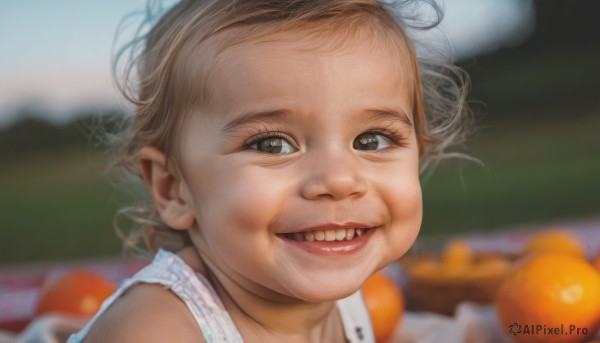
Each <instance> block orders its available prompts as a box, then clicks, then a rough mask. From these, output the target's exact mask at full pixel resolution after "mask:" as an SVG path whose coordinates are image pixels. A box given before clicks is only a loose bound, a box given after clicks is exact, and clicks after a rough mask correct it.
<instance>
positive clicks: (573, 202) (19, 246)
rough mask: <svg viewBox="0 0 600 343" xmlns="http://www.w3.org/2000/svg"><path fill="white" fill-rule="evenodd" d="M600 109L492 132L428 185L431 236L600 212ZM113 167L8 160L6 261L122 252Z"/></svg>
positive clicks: (1, 197)
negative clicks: (114, 222) (109, 174)
mask: <svg viewBox="0 0 600 343" xmlns="http://www.w3.org/2000/svg"><path fill="white" fill-rule="evenodd" d="M598 112H600V111H589V113H588V112H586V113H584V114H578V115H577V116H571V115H569V114H565V115H564V118H562V119H561V118H559V119H557V118H556V116H553V117H552V120H548V121H544V120H542V121H526V120H515V121H513V122H498V123H496V124H495V125H494V126H491V127H487V128H483V129H482V130H481V131H480V133H479V134H478V135H477V136H475V137H474V138H473V139H472V140H471V141H470V142H469V144H468V147H469V150H468V152H469V154H470V155H471V156H474V157H476V158H479V159H480V160H481V161H482V162H483V163H484V164H485V165H484V166H479V165H477V164H475V163H472V162H468V161H464V160H463V161H458V160H454V161H449V162H447V163H444V164H442V165H441V166H440V167H439V168H438V169H437V170H436V171H435V172H434V173H433V175H432V176H431V177H429V178H426V179H424V180H423V193H424V206H425V212H424V220H423V228H422V231H421V232H422V233H421V234H422V235H423V236H431V235H438V234H439V235H445V234H453V233H462V232H467V231H478V232H481V231H484V230H494V229H496V228H500V227H509V226H511V225H521V224H523V223H529V222H531V223H534V222H547V221H552V220H559V219H569V218H575V219H576V218H578V217H588V216H596V217H597V216H600V205H599V199H600V196H599V194H600V177H599V176H600V135H598V133H597V130H598V128H600V115H598V114H599V113H598ZM105 161H106V158H105V157H103V156H102V155H100V154H98V153H95V152H92V151H88V150H85V149H77V148H72V149H69V150H64V149H63V150H58V151H54V152H38V153H35V154H27V155H24V156H21V157H11V158H9V159H5V160H2V168H0V213H1V215H0V242H2V249H0V265H12V264H19V263H26V262H34V261H65V260H71V259H81V258H92V257H98V256H105V255H116V254H118V253H119V252H120V249H121V245H120V244H121V243H120V241H119V239H118V238H117V236H116V234H115V232H114V230H113V227H112V219H113V216H114V213H115V211H116V210H117V208H118V207H119V205H120V204H119V201H120V200H122V198H123V196H122V195H120V192H119V191H118V190H117V189H116V188H115V187H113V186H112V185H111V183H110V181H109V179H108V178H107V177H106V176H104V175H103V171H104V168H105Z"/></svg>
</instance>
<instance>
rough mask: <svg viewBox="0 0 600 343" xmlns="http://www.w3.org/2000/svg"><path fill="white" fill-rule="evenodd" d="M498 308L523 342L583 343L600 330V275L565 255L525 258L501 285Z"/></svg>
mask: <svg viewBox="0 0 600 343" xmlns="http://www.w3.org/2000/svg"><path fill="white" fill-rule="evenodd" d="M496 309H497V312H498V317H499V319H500V322H501V325H502V328H503V329H504V330H505V331H506V332H507V334H508V335H509V336H511V337H512V338H513V339H514V340H516V341H517V342H582V341H584V340H586V339H589V338H591V337H593V336H594V334H595V333H596V331H597V330H598V328H599V327H600V273H598V271H597V270H596V269H594V268H593V267H592V266H591V265H590V263H588V262H587V261H585V260H583V259H580V258H577V257H574V256H571V255H568V254H564V253H556V252H546V253H539V254H532V255H528V256H525V257H524V258H523V259H521V260H520V261H518V262H517V263H516V264H515V268H514V269H513V270H511V271H510V272H509V274H508V275H507V276H506V278H505V279H504V281H503V282H502V284H501V285H500V288H499V290H498V293H497V299H496Z"/></svg>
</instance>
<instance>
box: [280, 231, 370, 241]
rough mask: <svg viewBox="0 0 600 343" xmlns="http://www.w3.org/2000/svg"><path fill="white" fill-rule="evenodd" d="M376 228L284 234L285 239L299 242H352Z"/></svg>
mask: <svg viewBox="0 0 600 343" xmlns="http://www.w3.org/2000/svg"><path fill="white" fill-rule="evenodd" d="M373 229H374V228H345V229H331V230H315V231H305V232H290V233H284V234H282V236H283V237H285V238H287V239H291V240H294V241H298V242H341V241H351V240H353V239H356V238H359V237H361V236H364V235H365V234H366V233H367V232H369V231H370V230H373Z"/></svg>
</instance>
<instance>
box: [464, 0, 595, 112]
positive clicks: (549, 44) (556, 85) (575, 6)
mask: <svg viewBox="0 0 600 343" xmlns="http://www.w3.org/2000/svg"><path fill="white" fill-rule="evenodd" d="M534 4H535V12H536V23H535V29H534V31H533V33H532V34H531V36H530V37H529V38H528V39H527V40H526V41H524V42H523V43H522V44H520V45H518V46H515V47H511V48H503V49H501V50H499V51H495V52H493V53H491V54H489V55H485V56H479V57H477V58H474V59H470V60H467V61H462V62H461V64H462V66H463V67H464V68H465V69H466V70H467V72H468V73H469V75H470V77H471V80H472V92H471V96H470V98H471V99H472V100H474V101H479V102H482V103H484V104H485V106H486V108H487V109H486V112H487V115H486V119H487V120H502V119H512V118H515V117H516V118H519V119H540V118H549V119H551V117H554V118H556V117H560V116H563V115H565V113H567V114H568V115H569V116H578V115H582V114H584V113H585V112H586V111H585V110H586V109H590V108H592V109H598V108H600V100H599V99H598V90H599V89H600V65H599V62H600V21H599V20H597V18H596V16H597V13H599V12H600V2H599V1H593V0H573V1H563V0H535V1H534ZM527 117H528V118H527Z"/></svg>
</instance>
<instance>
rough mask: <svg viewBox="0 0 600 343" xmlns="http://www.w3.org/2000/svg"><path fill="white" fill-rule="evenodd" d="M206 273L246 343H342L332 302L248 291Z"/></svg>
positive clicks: (231, 282) (241, 286) (255, 290)
mask: <svg viewBox="0 0 600 343" xmlns="http://www.w3.org/2000/svg"><path fill="white" fill-rule="evenodd" d="M206 270H207V271H208V273H207V276H208V278H209V280H210V282H211V284H212V285H213V287H215V290H216V291H217V293H218V295H219V297H220V298H221V301H222V302H223V305H224V306H225V308H226V309H227V311H228V312H229V315H230V316H231V318H232V319H233V321H234V322H235V324H236V326H237V328H238V330H239V331H240V333H241V334H242V336H243V337H244V340H245V341H247V342H269V341H272V342H290V343H291V342H345V340H344V332H343V327H342V324H341V319H340V316H339V313H338V311H337V307H336V304H335V302H334V301H331V302H325V303H308V302H304V301H299V300H297V299H292V298H290V297H286V296H283V295H281V294H272V291H269V290H265V289H260V287H259V288H258V289H249V288H248V287H244V286H243V285H240V284H239V283H237V282H235V280H232V279H231V278H228V277H227V276H225V275H223V274H218V273H214V272H212V271H210V270H211V269H210V268H207V269H206Z"/></svg>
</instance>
